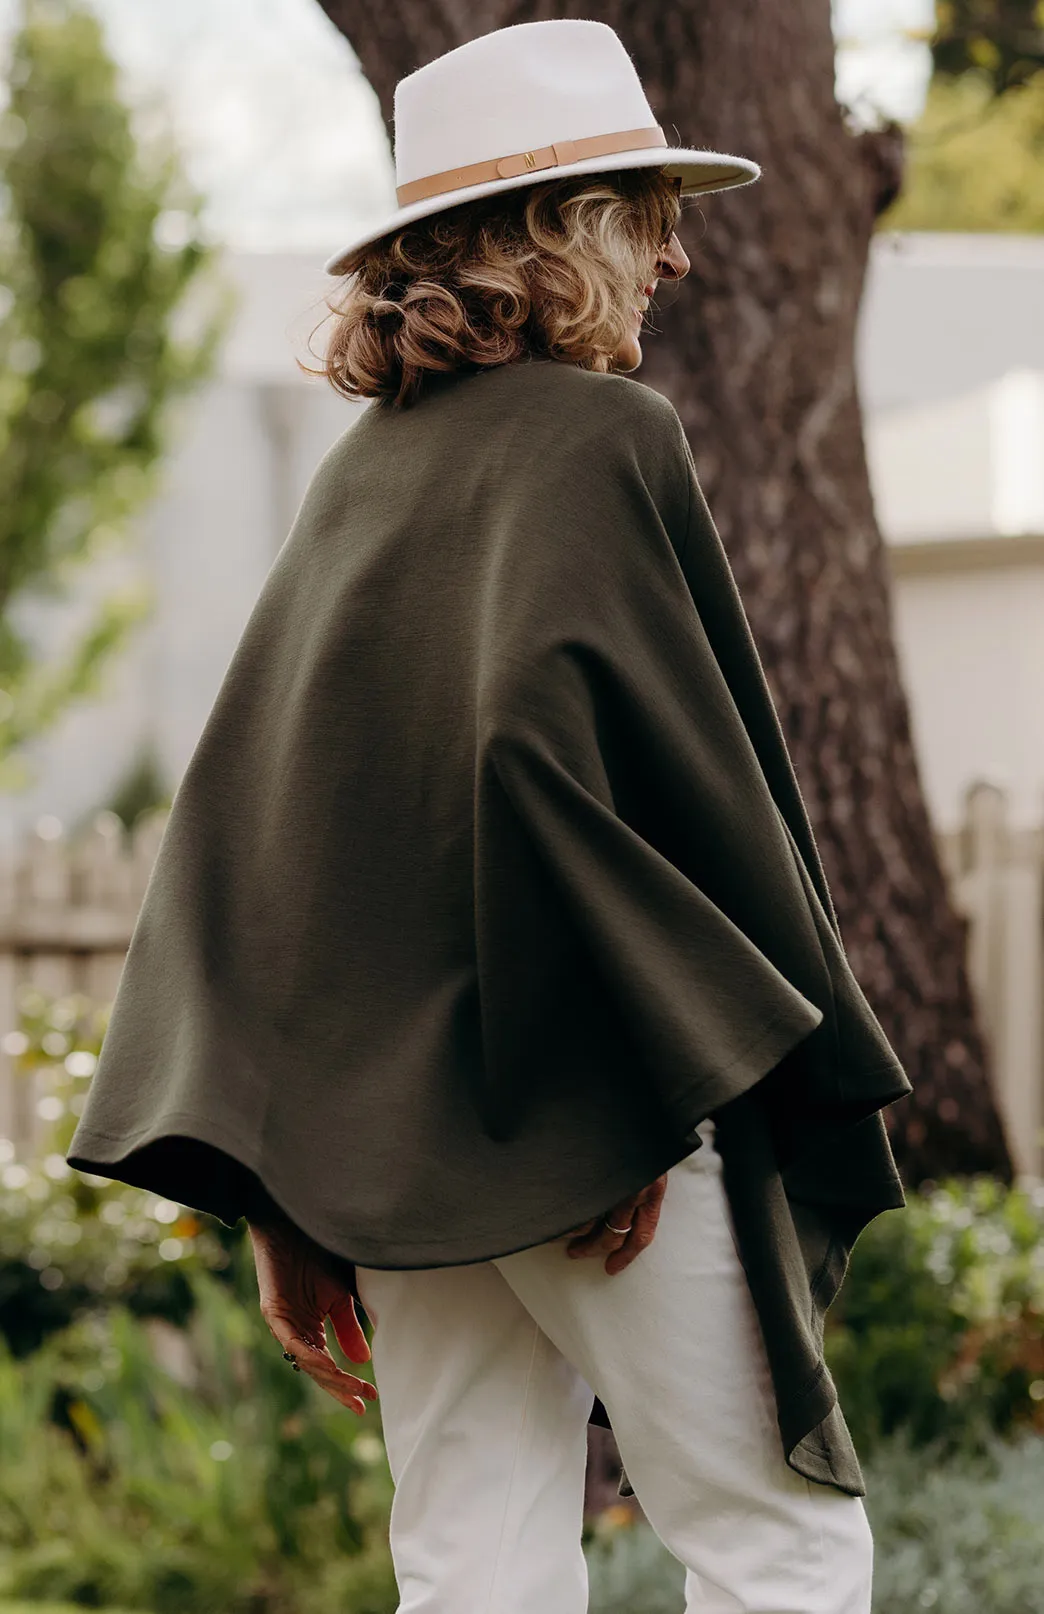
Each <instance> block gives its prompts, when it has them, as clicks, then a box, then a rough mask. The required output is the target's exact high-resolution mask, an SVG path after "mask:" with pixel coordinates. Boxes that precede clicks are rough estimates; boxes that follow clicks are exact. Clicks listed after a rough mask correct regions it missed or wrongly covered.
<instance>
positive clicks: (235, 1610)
mask: <svg viewBox="0 0 1044 1614" xmlns="http://www.w3.org/2000/svg"><path fill="white" fill-rule="evenodd" d="M241 1257H242V1269H241V1271H240V1273H239V1277H238V1280H237V1282H236V1283H235V1284H234V1285H233V1286H229V1285H228V1284H225V1283H222V1282H219V1281H218V1279H217V1278H216V1277H215V1276H214V1275H213V1274H210V1273H207V1272H204V1271H202V1270H200V1269H196V1270H194V1271H193V1272H192V1273H191V1276H190V1278H189V1282H190V1285H191V1288H192V1291H193V1302H194V1303H193V1307H192V1313H191V1319H190V1321H189V1323H188V1325H187V1327H186V1328H185V1329H183V1330H175V1329H173V1328H171V1327H169V1325H165V1324H156V1323H155V1322H153V1323H148V1322H145V1321H142V1320H141V1319H139V1318H135V1317H133V1316H132V1315H131V1314H130V1313H129V1312H128V1311H127V1309H126V1308H125V1307H123V1306H111V1307H109V1308H108V1309H106V1310H105V1311H96V1312H93V1313H90V1314H88V1315H85V1316H83V1317H81V1318H80V1319H79V1320H78V1321H77V1322H75V1323H73V1324H71V1325H70V1326H69V1327H68V1328H66V1329H65V1330H63V1331H62V1332H61V1333H56V1334H54V1335H52V1336H51V1337H50V1338H49V1339H48V1340H47V1341H46V1342H45V1344H44V1345H43V1346H42V1347H41V1349H40V1350H38V1351H36V1352H35V1353H34V1354H33V1355H32V1356H30V1357H28V1358H26V1359H24V1360H22V1361H17V1360H15V1358H14V1357H13V1356H12V1355H11V1354H10V1353H9V1352H7V1351H6V1350H2V1349H0V1447H2V1449H3V1452H4V1463H3V1467H2V1469H0V1597H8V1598H15V1597H22V1598H27V1599H30V1600H34V1601H39V1600H51V1601H62V1600H64V1601H67V1602H71V1603H74V1604H77V1605H85V1606H89V1607H95V1608H108V1607H110V1606H120V1607H127V1608H134V1607H140V1608H142V1609H148V1610H149V1611H150V1614H306V1611H308V1614H310V1611H311V1610H312V1609H313V1608H315V1607H317V1606H318V1607H322V1606H329V1607H339V1608H345V1609H350V1610H351V1611H352V1614H393V1610H394V1609H395V1607H396V1602H397V1599H396V1593H395V1583H394V1576H393V1573H392V1570H391V1564H390V1559H389V1555H388V1549H387V1540H386V1530H387V1515H388V1510H389V1507H390V1501H391V1479H390V1475H389V1474H388V1471H387V1465H386V1462H385V1459H384V1450H383V1444H382V1441H381V1437H380V1422H379V1413H378V1412H377V1411H376V1410H375V1409H374V1410H371V1411H369V1412H368V1413H367V1417H366V1419H365V1421H360V1420H358V1419H356V1418H355V1417H353V1416H352V1415H350V1414H348V1413H347V1412H346V1410H345V1409H344V1408H343V1407H341V1406H339V1405H338V1403H336V1402H335V1401H333V1400H332V1398H331V1397H329V1396H327V1395H325V1394H324V1393H323V1392H322V1391H321V1390H319V1389H318V1388H317V1387H316V1386H315V1385H313V1384H312V1383H311V1381H310V1380H309V1379H307V1378H306V1377H305V1376H304V1375H298V1374H293V1373H290V1372H289V1371H288V1370H287V1368H286V1364H285V1363H284V1362H283V1360H282V1358H281V1356H280V1353H279V1351H278V1350H277V1349H275V1348H274V1347H273V1341H272V1336H271V1334H270V1333H269V1331H268V1328H267V1326H266V1325H265V1323H264V1321H263V1319H262V1317H261V1315H260V1311H259V1309H258V1306H257V1293H256V1284H254V1287H253V1295H252V1297H251V1298H250V1300H249V1303H248V1298H247V1295H246V1294H245V1293H244V1291H248V1290H249V1288H250V1286H251V1284H253V1282H254V1280H253V1272H252V1262H251V1260H250V1256H249V1252H248V1251H246V1250H245V1249H241ZM248 1266H249V1268H250V1270H249V1271H247V1267H248ZM157 1330H159V1332H157ZM172 1344H175V1345H177V1349H174V1350H173V1351H172V1350H171V1346H172ZM164 1347H165V1348H166V1349H164ZM333 1349H334V1350H335V1351H336V1349H337V1347H336V1342H335V1343H334V1346H333ZM165 1356H166V1357H167V1359H166V1360H165ZM362 1371H365V1369H363V1370H362ZM56 1411H57V1412H58V1414H59V1416H58V1418H57V1419H56ZM59 1425H64V1426H59Z"/></svg>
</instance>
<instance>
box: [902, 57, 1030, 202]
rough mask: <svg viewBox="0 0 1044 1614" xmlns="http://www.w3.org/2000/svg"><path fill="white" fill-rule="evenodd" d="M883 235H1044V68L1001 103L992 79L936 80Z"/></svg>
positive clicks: (909, 147) (973, 75)
mask: <svg viewBox="0 0 1044 1614" xmlns="http://www.w3.org/2000/svg"><path fill="white" fill-rule="evenodd" d="M879 227H880V228H881V229H885V230H1018V231H1028V232H1033V231H1038V230H1044V71H1042V72H1038V73H1036V74H1035V75H1034V76H1033V77H1031V78H1029V79H1028V80H1027V81H1026V82H1025V83H1023V84H1022V85H1020V86H1019V87H1018V88H1017V89H1013V90H1011V91H1009V92H1008V94H1006V95H1004V96H1003V97H1001V98H1000V99H997V98H996V97H995V95H994V92H993V88H992V84H991V81H990V78H989V75H988V74H985V73H981V72H970V73H966V74H965V75H964V76H963V77H961V78H959V79H954V80H949V79H945V78H936V79H935V80H934V81H933V83H932V85H931V88H930V90H929V93H928V100H927V103H926V105H925V110H924V114H923V116H922V117H921V119H920V121H919V122H918V123H917V124H916V125H914V127H913V128H912V129H911V130H910V132H909V136H908V140H907V176H906V180H905V183H904V186H903V189H902V191H901V192H900V195H899V199H898V201H897V202H896V203H895V204H894V205H893V206H892V207H891V208H889V209H888V211H887V212H886V213H885V214H884V215H883V216H882V218H881V220H880V222H879Z"/></svg>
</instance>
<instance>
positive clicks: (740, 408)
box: [320, 0, 1012, 1186]
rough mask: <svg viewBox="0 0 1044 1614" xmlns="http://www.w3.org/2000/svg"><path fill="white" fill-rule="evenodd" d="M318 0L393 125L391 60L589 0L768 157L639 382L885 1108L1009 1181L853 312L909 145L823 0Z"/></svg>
mask: <svg viewBox="0 0 1044 1614" xmlns="http://www.w3.org/2000/svg"><path fill="white" fill-rule="evenodd" d="M320 3H321V4H322V6H323V9H324V10H325V11H326V13H327V15H328V16H329V17H330V18H331V20H332V21H333V22H334V23H335V24H336V25H337V26H338V28H340V29H341V31H342V32H343V33H344V34H345V35H346V37H347V38H348V40H349V41H350V43H351V44H352V46H353V48H354V49H355V51H356V53H357V55H358V56H359V59H360V62H361V65H362V68H363V71H364V72H365V73H366V75H367V77H368V79H369V80H370V83H371V84H372V85H373V87H374V89H375V91H376V93H377V95H378V97H379V100H380V104H381V108H382V111H383V113H384V117H385V119H386V122H387V124H388V127H389V130H390V129H391V126H392V95H393V91H394V87H395V84H396V82H397V80H398V79H399V78H401V77H402V76H403V75H404V74H406V73H409V72H412V71H413V70H414V69H415V68H416V67H418V66H420V65H422V64H423V63H425V62H427V61H430V60H431V59H432V58H433V57H434V56H437V55H440V54H441V53H442V52H444V51H446V50H449V49H451V48H453V47H454V46H456V45H459V44H462V43H464V42H465V41H466V40H468V39H471V38H474V37H476V36H477V35H479V34H483V33H487V32H489V31H490V30H491V29H494V28H499V27H504V26H507V25H508V24H511V23H517V22H526V21H533V20H536V19H538V18H540V17H545V16H555V17H561V16H565V15H576V16H583V17H592V16H597V17H598V18H599V19H600V20H602V21H604V22H607V23H609V24H610V25H611V26H612V27H613V28H615V29H616V31H617V33H618V34H619V35H620V37H621V38H622V40H623V42H624V44H625V45H626V46H627V48H628V50H629V51H630V53H631V55H632V58H633V60H634V62H635V65H636V67H637V70H638V73H639V75H640V77H641V79H642V82H643V84H644V86H645V88H646V91H647V93H648V95H649V99H650V102H651V104H652V107H653V110H654V112H655V114H656V116H657V118H658V120H659V122H660V123H661V124H662V125H663V127H664V129H665V131H666V133H667V138H668V140H669V141H671V142H672V143H676V144H688V145H696V146H700V145H703V146H707V147H710V148H711V149H713V150H717V151H729V152H739V153H742V154H744V155H746V156H750V157H753V158H754V159H755V160H756V161H758V162H759V163H761V165H762V168H763V170H764V173H763V178H762V179H761V181H760V182H759V183H758V184H757V185H754V186H750V187H748V188H744V189H742V190H740V191H738V192H733V193H726V194H724V195H721V196H715V197H708V198H707V199H706V200H705V201H704V202H702V203H701V204H700V205H699V207H696V206H695V205H694V204H693V203H692V202H688V203H687V204H686V209H687V210H686V212H685V214H684V215H683V219H682V223H681V226H680V229H679V236H680V239H681V241H682V244H683V246H684V247H685V250H686V252H687V253H688V254H689V257H690V259H691V261H692V271H691V274H690V275H689V277H688V280H687V282H686V283H685V284H684V285H683V286H680V287H679V286H676V285H673V286H672V285H669V284H667V285H665V286H664V288H663V289H664V295H663V296H662V297H659V298H658V299H657V305H658V306H659V307H660V309H661V312H660V313H659V314H658V315H657V317H656V319H655V320H654V322H653V323H654V326H655V327H656V328H658V329H659V331H660V332H661V333H662V334H660V335H658V336H657V335H650V336H648V337H647V338H646V341H645V344H644V346H645V358H644V362H643V365H642V369H641V371H640V372H639V374H640V379H641V380H642V381H644V382H646V383H647V384H649V385H652V386H655V387H657V388H658V389H659V390H660V391H662V392H664V393H666V394H667V396H668V397H670V399H671V400H672V402H673V403H674V405H675V407H676V409H677V410H678V413H679V415H680V416H681V418H682V420H683V422H684V424H685V427H686V430H687V432H688V435H689V438H690V441H691V442H692V445H693V451H694V455H695V459H696V465H697V468H698V470H699V474H700V480H701V483H702V485H703V487H704V489H705V491H706V493H707V496H708V499H709V501H710V505H711V508H712V510H713V511H714V515H715V519H716V521H717V524H718V528H719V530H720V532H721V536H722V541H723V543H724V545H725V548H726V550H727V552H728V555H729V558H730V561H731V563H732V566H733V570H734V572H735V575H736V579H737V583H738V585H739V588H740V591H741V593H742V596H743V600H744V604H745V606H746V609H747V613H748V616H749V618H750V622H751V627H752V630H753V633H754V637H755V639H756V641H757V645H758V649H759V651H760V653H761V656H762V659H763V661H764V663H765V668H766V673H767V676H768V679H769V683H770V686H771V688H772V692H773V697H774V699H775V701H776V705H777V709H778V711H779V715H780V721H781V723H782V725H783V729H784V732H785V734H786V736H787V741H788V744H789V746H790V749H791V754H792V756H793V758H794V765H795V768H796V771H797V775H798V778H799V780H800V783H801V788H802V791H803V794H804V796H805V800H806V803H807V806H808V810H809V815H810V817H811V819H812V823H813V827H814V829H815V832H816V835H817V838H818V841H819V845H820V848H821V851H822V855H823V861H824V864H825V867H826V873H827V877H828V879H829V882H830V886H831V890H832V892H833V893H834V896H835V900H836V904H837V909H838V917H839V921H840V924H841V928H842V932H843V935H844V940H845V945H846V948H847V950H848V954H849V957H850V959H851V962H852V967H853V969H854V971H855V974H856V976H857V978H858V979H859V981H860V984H861V985H862V987H863V990H864V991H865V992H866V994H867V997H868V998H869V1000H870V1002H871V1004H872V1006H873V1008H874V1010H875V1012H876V1013H877V1015H878V1017H879V1019H880V1020H881V1023H882V1025H883V1026H884V1028H885V1031H886V1033H887V1035H888V1036H889V1038H890V1040H891V1042H892V1044H893V1046H894V1047H895V1049H896V1051H897V1052H898V1054H899V1056H900V1058H901V1059H902V1060H903V1062H904V1064H905V1066H906V1069H907V1071H908V1073H909V1076H910V1080H911V1081H912V1083H913V1085H914V1094H913V1096H912V1097H911V1098H909V1099H907V1100H905V1101H903V1102H901V1103H900V1104H898V1105H896V1106H894V1107H893V1108H892V1109H890V1110H889V1111H888V1112H887V1115H886V1119H887V1122H888V1125H889V1129H890V1133H891V1137H892V1143H893V1147H894V1149H895V1153H896V1157H897V1160H898V1162H899V1165H900V1169H901V1170H902V1172H903V1176H904V1179H905V1181H906V1182H907V1183H908V1184H910V1185H911V1186H914V1185H917V1184H919V1183H921V1182H923V1181H925V1180H927V1179H939V1178H940V1177H942V1176H944V1175H947V1174H950V1173H957V1174H967V1173H973V1172H978V1171H988V1172H992V1173H994V1174H995V1175H998V1176H1000V1177H1001V1178H1003V1179H1005V1180H1010V1178H1011V1174H1012V1166H1011V1160H1010V1156H1009V1153H1008V1148H1007V1144H1006V1140H1005V1137H1004V1132H1003V1127H1002V1125H1001V1121H1000V1118H999V1115H998V1111H997V1107H996V1104H995V1101H994V1097H993V1088H992V1082H991V1079H990V1074H989V1069H988V1061H987V1056H986V1050H985V1047H984V1044H983V1039H982V1036H981V1033H980V1030H979V1028H978V1025H977V1023H976V1017H975V1011H974V1005H973V1001H972V997H971V992H970V989H969V981H968V975H967V970H966V965H965V925H964V922H963V920H962V919H961V917H960V916H959V915H958V914H957V913H956V911H955V909H954V907H953V906H952V903H951V901H950V897H949V893H948V889H947V885H946V880H945V876H944V873H943V869H942V866H941V862H940V859H939V855H938V851H937V847H936V843H935V839H934V835H933V831H932V827H931V824H930V821H929V817H928V812H927V809H926V805H925V801H924V796H923V792H922V788H921V780H920V776H919V771H918V765H917V760H916V757H915V753H914V748H913V743H912V738H911V731H910V719H909V712H908V708H907V702H906V697H905V694H904V691H903V688H902V685H901V682H900V677H899V669H898V664H897V658H896V653H895V647H894V643H893V636H892V618H891V598H890V577H889V570H888V563H887V557H886V552H885V549H884V545H883V543H882V539H881V536H880V533H879V531H878V529H877V525H876V522H875V519H874V511H873V504H872V500H871V494H870V485H869V480H868V476H867V468H866V457H865V453H864V447H863V436H862V424H861V419H860V411H859V404H858V399H857V395H856V384H855V364H854V351H855V326H856V317H857V313H858V308H859V302H860V297H861V292H862V285H863V277H864V272H865V268H866V262H867V255H868V250H869V244H870V237H871V233H872V230H873V224H874V219H875V216H876V213H877V212H878V211H879V210H880V208H881V207H882V205H884V203H885V202H886V201H887V199H888V198H889V195H890V194H894V191H895V189H896V188H897V186H898V183H899V177H898V176H899V166H898V160H897V152H898V142H897V140H896V139H895V136H894V132H891V131H884V132H883V134H882V135H879V136H872V137H862V138H859V137H856V136H854V135H852V134H851V133H849V132H848V130H847V129H846V127H845V125H844V122H843V118H842V115H841V112H840V109H839V108H838V106H837V104H836V102H835V99H834V89H833V85H834V47H833V39H832V34H831V27H830V7H829V0H789V3H788V4H787V5H778V4H773V3H770V0H675V3H674V4H672V5H671V6H669V7H660V6H649V5H645V4H642V3H641V0H599V3H598V4H594V5H592V4H591V3H590V0H585V3H584V4H582V5H579V4H576V3H575V0H567V3H562V0H556V4H555V5H554V6H553V7H550V8H549V7H546V6H545V5H542V4H524V3H523V4H517V5H513V6H512V5H508V4H506V3H503V0H468V4H467V5H466V6H465V4H464V3H463V0H320ZM667 303H669V305H670V306H669V307H663V305H664V304H667Z"/></svg>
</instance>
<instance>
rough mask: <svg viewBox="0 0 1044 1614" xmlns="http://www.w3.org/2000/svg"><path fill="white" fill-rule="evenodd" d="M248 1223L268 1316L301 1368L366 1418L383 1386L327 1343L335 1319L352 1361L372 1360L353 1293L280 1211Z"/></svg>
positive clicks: (315, 1246) (339, 1340)
mask: <svg viewBox="0 0 1044 1614" xmlns="http://www.w3.org/2000/svg"><path fill="white" fill-rule="evenodd" d="M247 1226H248V1227H249V1230H250V1239H251V1242H252V1244H253V1248H254V1267H255V1269H256V1271H257V1287H258V1291H259V1294H260V1298H261V1315H262V1317H263V1318H264V1319H265V1322H266V1323H267V1324H268V1326H269V1328H270V1329H271V1331H272V1333H273V1335H274V1336H275V1338H276V1340H277V1341H278V1343H279V1344H280V1345H281V1346H282V1347H283V1350H284V1351H291V1352H292V1353H293V1355H294V1357H295V1358H296V1360H297V1362H298V1363H299V1364H300V1367H301V1371H302V1372H304V1373H307V1374H308V1376H309V1378H312V1379H314V1380H315V1382H316V1384H318V1385H319V1386H320V1388H322V1389H323V1390H325V1391H326V1392H327V1394H328V1395H332V1396H333V1398H334V1400H335V1401H340V1402H342V1404H343V1405H344V1406H346V1407H350V1408H351V1409H352V1411H353V1412H355V1413H358V1415H359V1416H360V1417H361V1416H362V1414H363V1413H364V1412H365V1411H366V1402H367V1401H375V1400H376V1399H377V1387H376V1385H373V1384H370V1383H369V1381H368V1380H367V1379H359V1378H356V1377H355V1375H354V1374H352V1373H345V1372H344V1370H343V1368H340V1367H338V1365H337V1363H336V1362H335V1361H334V1359H333V1357H332V1356H331V1354H330V1350H329V1347H328V1345H327V1343H326V1324H325V1321H324V1319H325V1318H326V1317H329V1318H330V1320H331V1322H332V1323H333V1326H334V1333H335V1335H336V1336H337V1343H338V1344H339V1345H340V1347H341V1349H342V1351H343V1352H344V1354H345V1356H347V1358H348V1360H349V1361H350V1362H368V1361H369V1359H370V1347H369V1345H368V1343H367V1340H366V1335H365V1334H364V1333H363V1331H362V1324H361V1323H360V1322H359V1319H358V1317H357V1316H356V1312H355V1300H354V1298H353V1296H352V1294H351V1292H350V1291H349V1290H348V1289H347V1288H346V1287H345V1285H344V1283H343V1282H342V1281H341V1280H340V1279H339V1278H337V1277H336V1276H335V1275H334V1273H333V1272H332V1271H331V1270H330V1268H329V1266H328V1264H327V1262H326V1258H325V1252H324V1251H323V1250H322V1248H321V1247H320V1246H319V1245H318V1244H315V1243H314V1242H313V1241H312V1240H311V1239H310V1238H309V1237H308V1235H307V1234H306V1233H302V1231H301V1230H300V1228H299V1227H297V1226H296V1225H295V1223H293V1222H291V1221H290V1220H289V1219H288V1218H287V1217H285V1216H283V1215H282V1213H281V1212H279V1211H278V1210H276V1209H274V1208H273V1211H272V1213H271V1214H270V1215H269V1214H267V1213H266V1215H265V1218H264V1220H263V1221H261V1222H250V1221H248V1223H247ZM287 1371H288V1372H289V1371H291V1369H289V1368H288V1369H287Z"/></svg>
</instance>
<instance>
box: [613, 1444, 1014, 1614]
mask: <svg viewBox="0 0 1044 1614" xmlns="http://www.w3.org/2000/svg"><path fill="white" fill-rule="evenodd" d="M866 1479H867V1492H868V1494H867V1499H866V1507H867V1512H868V1514H869V1516H870V1522H871V1527H872V1529H873V1533H874V1595H873V1614H925V1610H932V1609H934V1610H935V1611H936V1614H1044V1570H1042V1566H1044V1507H1042V1505H1041V1498H1042V1497H1044V1438H1041V1436H1039V1435H1036V1434H1024V1435H1022V1436H1020V1437H1019V1438H1018V1439H1017V1440H1015V1441H1012V1442H1010V1443H1009V1442H1004V1441H1000V1440H998V1439H996V1438H995V1437H994V1438H988V1439H987V1440H986V1442H985V1444H984V1446H983V1448H982V1450H981V1451H980V1452H978V1453H976V1454H969V1453H956V1454H954V1453H950V1455H947V1454H946V1453H945V1452H944V1451H943V1450H942V1449H941V1448H938V1447H927V1448H923V1447H922V1448H917V1447H914V1446H911V1444H910V1442H909V1441H908V1440H907V1439H906V1438H905V1437H904V1436H897V1437H893V1438H891V1439H885V1440H882V1441H881V1442H880V1443H879V1445H878V1448H877V1451H876V1453H875V1455H874V1458H873V1459H872V1461H870V1462H869V1463H868V1464H867V1465H866ZM587 1555H588V1570H589V1578H590V1585H591V1600H590V1614H682V1609H683V1607H684V1595H683V1590H682V1588H683V1583H684V1578H685V1575H684V1570H683V1569H682V1567H681V1565H680V1564H679V1563H678V1562H677V1561H676V1559H674V1558H673V1557H672V1556H671V1554H670V1553H669V1552H668V1551H667V1549H666V1547H664V1546H663V1544H662V1543H661V1542H660V1541H659V1539H658V1538H657V1537H656V1536H655V1535H654V1534H653V1531H652V1530H651V1529H650V1528H649V1526H648V1525H647V1524H642V1523H637V1524H636V1523H630V1524H622V1525H621V1527H619V1528H616V1529H610V1530H605V1531H602V1532H598V1533H596V1534H595V1536H594V1538H593V1539H592V1541H591V1543H590V1545H589V1547H588V1549H587Z"/></svg>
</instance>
